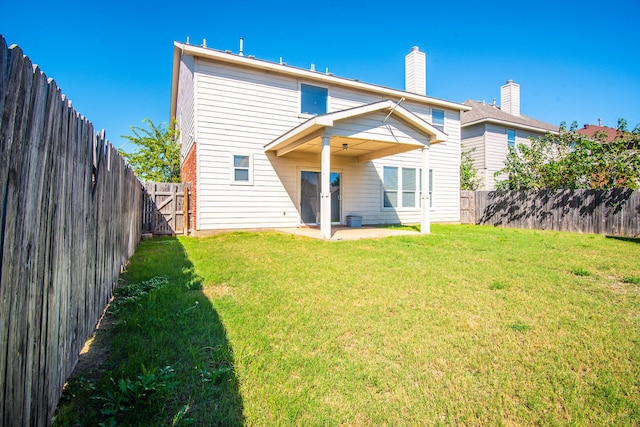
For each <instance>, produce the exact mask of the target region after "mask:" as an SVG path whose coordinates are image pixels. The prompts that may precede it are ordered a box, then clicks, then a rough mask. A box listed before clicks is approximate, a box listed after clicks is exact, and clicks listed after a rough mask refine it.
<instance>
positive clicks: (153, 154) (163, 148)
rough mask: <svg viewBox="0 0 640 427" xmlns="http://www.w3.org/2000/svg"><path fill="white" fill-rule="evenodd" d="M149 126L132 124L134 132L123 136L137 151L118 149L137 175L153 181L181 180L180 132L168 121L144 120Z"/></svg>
mask: <svg viewBox="0 0 640 427" xmlns="http://www.w3.org/2000/svg"><path fill="white" fill-rule="evenodd" d="M143 123H146V124H147V127H148V129H144V128H141V127H137V126H131V132H133V135H122V137H123V138H126V139H128V140H129V142H131V143H132V144H134V145H135V146H136V148H137V149H136V151H135V152H133V153H127V152H125V151H123V150H122V149H119V150H118V151H119V152H120V154H121V155H122V157H124V158H125V160H126V161H127V162H129V164H130V165H131V167H132V168H133V170H134V171H135V173H136V175H137V176H138V178H140V179H141V180H143V181H152V182H180V145H179V144H178V143H177V142H176V139H177V137H178V131H177V130H176V129H172V128H171V127H170V126H168V125H167V124H166V123H161V124H159V125H155V124H154V123H153V122H152V121H151V120H150V119H144V120H143Z"/></svg>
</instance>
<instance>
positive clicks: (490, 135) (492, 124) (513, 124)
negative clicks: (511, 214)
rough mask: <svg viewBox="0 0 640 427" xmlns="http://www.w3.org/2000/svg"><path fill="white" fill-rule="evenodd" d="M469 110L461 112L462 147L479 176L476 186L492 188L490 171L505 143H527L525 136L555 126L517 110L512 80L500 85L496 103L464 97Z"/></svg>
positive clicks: (500, 163) (497, 166) (502, 155)
mask: <svg viewBox="0 0 640 427" xmlns="http://www.w3.org/2000/svg"><path fill="white" fill-rule="evenodd" d="M464 103H465V104H466V105H468V106H470V107H472V110H471V111H466V112H464V113H462V118H461V120H462V123H461V126H462V150H463V151H470V150H473V149H474V148H475V150H474V151H473V153H472V155H471V156H472V158H473V163H474V167H475V169H476V170H477V171H478V175H479V177H480V179H481V184H480V188H479V189H480V190H494V189H495V188H496V179H495V177H494V174H495V173H496V172H497V171H499V170H500V169H502V168H503V167H504V162H505V160H506V158H507V154H508V153H509V147H510V146H511V147H516V146H517V144H520V143H525V144H526V143H528V141H529V138H530V137H533V138H536V137H539V136H542V135H544V134H546V133H547V132H552V133H557V132H558V127H557V126H553V125H550V124H548V123H545V122H542V121H540V120H536V119H532V118H531V117H527V116H523V115H521V114H520V85H518V84H517V83H514V82H513V80H509V81H507V83H506V84H505V85H503V86H501V87H500V106H497V105H496V103H495V100H494V102H493V104H486V103H484V102H480V101H471V100H468V101H465V102H464Z"/></svg>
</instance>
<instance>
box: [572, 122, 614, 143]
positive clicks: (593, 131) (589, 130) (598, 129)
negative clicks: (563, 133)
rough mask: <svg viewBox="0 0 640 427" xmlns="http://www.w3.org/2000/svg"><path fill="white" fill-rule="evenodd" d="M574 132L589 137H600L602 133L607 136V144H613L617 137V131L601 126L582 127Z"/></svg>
mask: <svg viewBox="0 0 640 427" xmlns="http://www.w3.org/2000/svg"><path fill="white" fill-rule="evenodd" d="M599 120H600V119H598V121H599ZM576 132H577V133H579V134H582V135H585V136H589V137H595V136H596V135H601V134H602V133H603V132H604V133H605V134H606V135H607V137H606V139H605V141H607V142H613V140H615V139H616V136H617V135H618V130H617V129H615V128H610V127H609V126H602V125H584V127H583V128H582V129H578V130H576Z"/></svg>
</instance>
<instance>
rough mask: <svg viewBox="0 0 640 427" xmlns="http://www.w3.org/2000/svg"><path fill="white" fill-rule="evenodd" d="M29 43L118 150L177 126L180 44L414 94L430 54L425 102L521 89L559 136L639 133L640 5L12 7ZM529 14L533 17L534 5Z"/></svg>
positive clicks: (10, 28)
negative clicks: (412, 75) (574, 127)
mask: <svg viewBox="0 0 640 427" xmlns="http://www.w3.org/2000/svg"><path fill="white" fill-rule="evenodd" d="M7 3H8V4H5V5H3V7H2V14H1V15H0V34H2V35H3V36H4V37H5V39H6V41H7V43H8V44H18V45H19V46H20V47H21V48H22V49H23V50H24V52H25V54H26V55H27V56H29V57H30V58H31V59H32V61H33V62H35V63H37V64H38V65H39V66H40V67H41V69H42V70H43V71H44V72H45V73H46V74H47V76H48V77H51V78H54V79H55V80H56V82H57V83H58V85H59V86H60V87H61V88H62V90H63V92H64V93H65V94H66V95H67V96H68V97H69V98H70V99H71V100H72V101H73V105H74V106H75V108H76V109H77V110H78V111H79V112H80V113H81V114H83V115H85V116H86V117H88V118H89V119H90V120H91V121H92V122H93V124H94V125H95V127H96V130H100V129H103V128H104V129H105V130H106V132H107V138H108V139H109V140H110V141H111V142H112V143H113V144H114V145H115V146H116V147H124V148H125V149H128V150H131V149H132V147H131V146H127V145H126V144H125V140H123V139H122V138H121V135H123V134H130V133H131V132H130V130H129V126H131V125H134V126H142V119H144V118H145V117H148V118H150V119H152V120H153V121H154V122H156V123H160V122H168V120H169V101H170V95H171V61H172V49H173V42H174V41H182V42H184V41H186V39H187V37H189V39H190V41H191V43H193V44H201V43H202V40H203V39H206V40H207V46H209V47H211V48H215V49H220V50H227V49H229V50H232V51H234V52H237V51H238V46H239V38H240V37H244V40H245V42H244V46H245V49H244V50H245V54H247V55H255V56H256V57H257V58H260V59H265V60H271V61H279V59H280V57H282V58H283V60H284V61H285V62H286V63H288V64H289V65H293V66H299V67H304V68H308V67H309V66H310V65H311V64H312V63H313V64H315V66H316V69H318V70H325V69H326V68H328V69H329V71H330V72H332V73H333V74H335V75H337V76H341V77H348V78H355V79H359V80H360V81H364V82H367V83H374V84H379V85H383V86H389V87H393V88H397V89H404V56H405V55H406V54H407V53H408V52H409V51H410V50H411V47H412V46H416V45H417V46H419V47H420V49H421V50H422V51H424V52H426V53H427V95H429V96H433V97H436V98H441V99H446V100H450V101H456V102H463V101H464V100H465V99H475V100H485V101H487V102H492V100H493V98H498V102H499V98H500V86H501V85H502V84H504V83H505V82H506V80H508V79H513V80H514V81H515V82H517V83H519V84H520V87H521V112H522V114H524V115H527V116H530V117H534V118H536V119H539V120H543V121H546V122H549V123H551V124H555V125H557V124H559V123H560V122H561V121H566V122H567V123H571V122H572V121H574V120H576V121H577V122H578V124H579V125H580V126H582V125H583V124H585V123H591V124H596V123H597V120H598V118H601V119H602V123H603V124H604V125H607V126H612V127H615V126H616V124H617V120H618V118H620V117H624V118H625V119H627V121H628V123H629V125H630V127H634V126H635V125H636V124H638V123H640V109H639V108H638V100H640V33H638V31H637V17H638V16H639V15H640V2H638V1H637V0H623V1H619V2H611V3H605V2H594V1H589V0H587V1H583V2H573V1H571V2H565V1H562V0H557V1H547V0H541V1H538V2H536V3H535V6H534V5H533V2H507V1H486V2H478V1H466V0H460V1H456V2H447V1H430V0H424V1H405V2H397V1H396V2H393V1H388V0H387V1H333V0H328V1H324V2H300V1H297V2H294V1H278V0H275V1H255V0H246V1H241V0H238V1H235V2H230V1H226V2H221V1H215V0H214V1H208V2H199V1H192V2H187V3H183V2H179V1H173V2H168V1H165V0H157V1H154V2H148V1H122V0H109V1H103V0H95V1H90V2H86V1H83V2H78V1H64V2H41V1H40V0H34V1H30V2H18V1H11V2H7ZM527 3H530V4H531V5H528V4H527Z"/></svg>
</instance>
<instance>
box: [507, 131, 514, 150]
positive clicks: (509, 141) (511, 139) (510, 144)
mask: <svg viewBox="0 0 640 427" xmlns="http://www.w3.org/2000/svg"><path fill="white" fill-rule="evenodd" d="M507 145H508V147H509V148H513V149H515V148H516V131H515V130H513V129H507Z"/></svg>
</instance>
